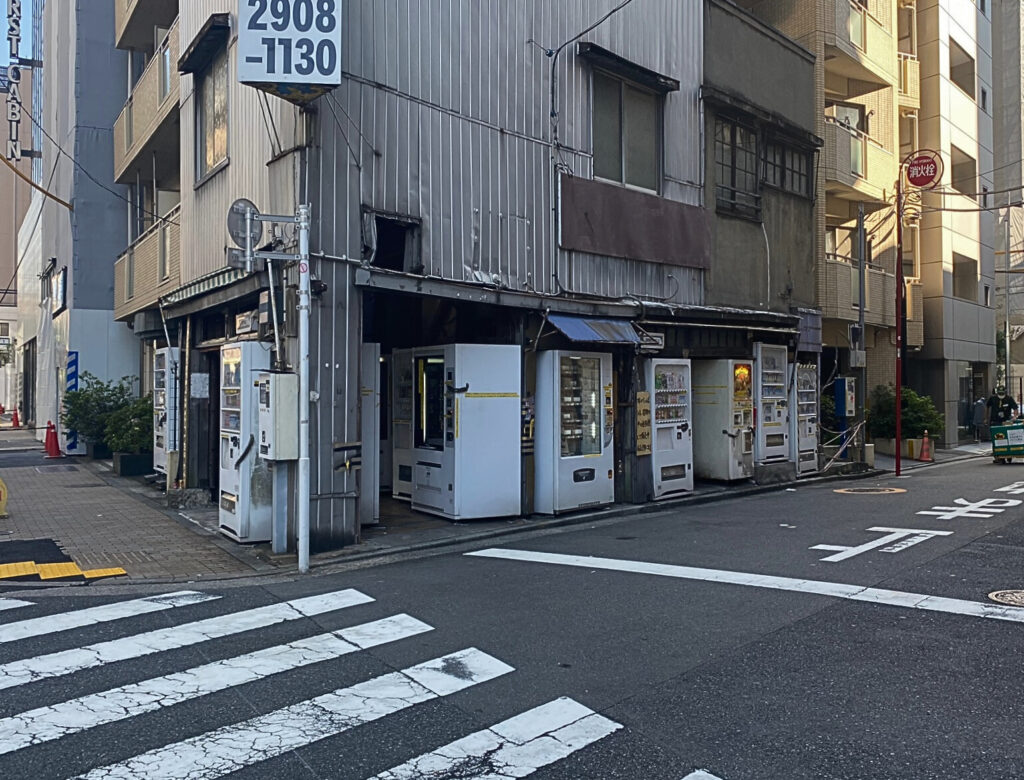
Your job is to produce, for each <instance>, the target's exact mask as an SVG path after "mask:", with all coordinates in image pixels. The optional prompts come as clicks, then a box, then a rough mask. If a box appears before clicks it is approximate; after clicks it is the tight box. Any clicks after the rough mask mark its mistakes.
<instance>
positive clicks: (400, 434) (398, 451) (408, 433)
mask: <svg viewBox="0 0 1024 780" xmlns="http://www.w3.org/2000/svg"><path fill="white" fill-rule="evenodd" d="M391 377H392V381H391V495H392V497H393V498H399V499H402V500H404V501H409V500H410V499H411V498H412V467H413V457H412V450H413V443H412V428H413V396H414V394H415V393H414V392H413V388H414V386H415V384H416V383H415V380H414V379H413V358H412V351H411V350H406V349H396V350H395V351H394V352H392V353H391Z"/></svg>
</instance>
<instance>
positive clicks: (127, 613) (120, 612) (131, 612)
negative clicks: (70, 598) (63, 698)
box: [0, 590, 220, 644]
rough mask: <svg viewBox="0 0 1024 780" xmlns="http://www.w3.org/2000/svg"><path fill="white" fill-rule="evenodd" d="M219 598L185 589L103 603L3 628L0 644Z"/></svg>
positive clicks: (11, 624) (10, 624)
mask: <svg viewBox="0 0 1024 780" xmlns="http://www.w3.org/2000/svg"><path fill="white" fill-rule="evenodd" d="M219 598H220V596H210V595H208V594H206V593H198V592H196V591H194V590H183V591H178V592H176V593H165V594H163V595H161V596H147V597H146V598H144V599H134V600H132V601H119V602H117V603H116V604H104V605H103V606H102V607H90V608H88V609H80V610H77V611H75V612H65V613H63V614H60V615H47V616H46V617H39V618H33V619H32V620H22V621H20V622H18V623H8V624H7V625H6V626H0V644H2V643H4V642H15V641H17V640H19V639H28V638H30V637H34V636H43V635H45V634H56V633H58V632H60V631H69V630H71V629H72V628H81V627H82V626H90V625H93V624H95V623H109V622H110V621H112V620H121V619H122V618H129V617H135V616H137V615H146V614H148V613H150V612H159V611H161V610H164V609H174V608H176V607H188V606H191V605H192V604H199V603H200V602H203V601H213V600H215V599H219Z"/></svg>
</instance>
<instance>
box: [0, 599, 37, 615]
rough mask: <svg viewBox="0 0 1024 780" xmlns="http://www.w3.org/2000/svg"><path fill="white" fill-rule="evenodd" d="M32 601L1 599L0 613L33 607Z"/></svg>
mask: <svg viewBox="0 0 1024 780" xmlns="http://www.w3.org/2000/svg"><path fill="white" fill-rule="evenodd" d="M31 606H32V602H31V601H21V600H20V599H0V612H3V611H4V610H5V609H17V608H18V607H31Z"/></svg>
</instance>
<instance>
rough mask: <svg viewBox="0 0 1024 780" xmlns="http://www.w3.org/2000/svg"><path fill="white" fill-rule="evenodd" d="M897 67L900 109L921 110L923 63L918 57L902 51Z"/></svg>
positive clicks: (898, 57)
mask: <svg viewBox="0 0 1024 780" xmlns="http://www.w3.org/2000/svg"><path fill="white" fill-rule="evenodd" d="M897 65H898V68H897V71H898V75H899V81H898V88H899V101H900V108H920V107H921V63H920V62H919V61H918V59H917V56H916V55H914V54H907V53H905V52H902V51H901V52H899V54H898V56H897Z"/></svg>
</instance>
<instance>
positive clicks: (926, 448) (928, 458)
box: [918, 431, 935, 463]
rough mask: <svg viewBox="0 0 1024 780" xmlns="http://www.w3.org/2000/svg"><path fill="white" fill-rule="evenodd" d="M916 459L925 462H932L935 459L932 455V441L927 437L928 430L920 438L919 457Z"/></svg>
mask: <svg viewBox="0 0 1024 780" xmlns="http://www.w3.org/2000/svg"><path fill="white" fill-rule="evenodd" d="M918 460H920V461H924V462H925V463H932V462H934V460H935V459H934V458H933V457H932V443H931V440H930V439H929V438H928V431H925V432H924V437H923V438H922V439H921V457H919V458H918Z"/></svg>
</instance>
